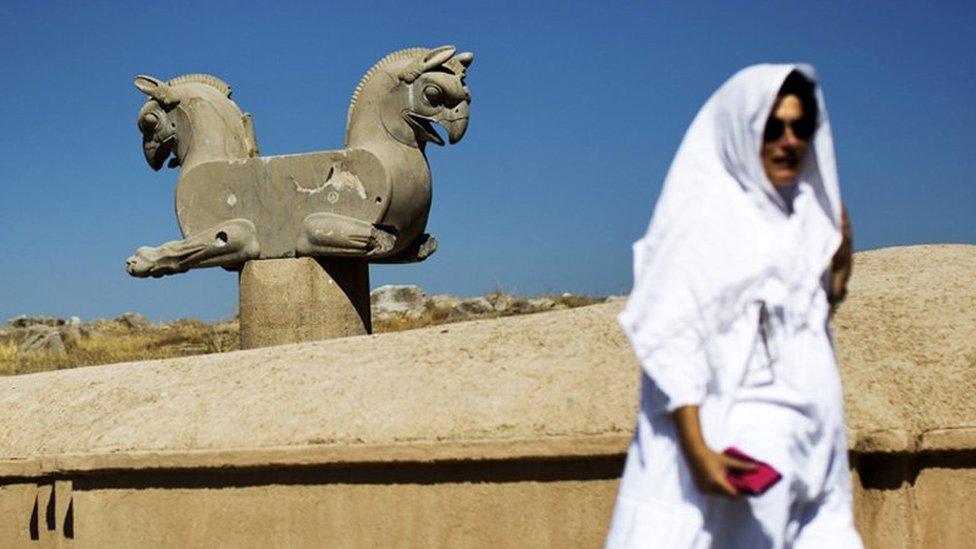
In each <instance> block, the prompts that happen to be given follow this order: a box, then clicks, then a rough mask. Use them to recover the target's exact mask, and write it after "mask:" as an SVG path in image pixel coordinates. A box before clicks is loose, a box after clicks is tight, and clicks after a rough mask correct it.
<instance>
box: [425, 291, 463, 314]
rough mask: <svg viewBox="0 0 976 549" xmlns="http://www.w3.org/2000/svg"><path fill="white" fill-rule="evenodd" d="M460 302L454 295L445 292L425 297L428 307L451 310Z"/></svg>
mask: <svg viewBox="0 0 976 549" xmlns="http://www.w3.org/2000/svg"><path fill="white" fill-rule="evenodd" d="M460 302H461V300H460V299H458V298H456V297H454V296H453V295H447V294H439V295H432V296H430V297H429V298H427V304H428V305H429V306H430V307H432V308H434V309H440V310H451V309H453V308H454V307H457V305H458V303H460Z"/></svg>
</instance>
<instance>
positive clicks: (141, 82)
mask: <svg viewBox="0 0 976 549" xmlns="http://www.w3.org/2000/svg"><path fill="white" fill-rule="evenodd" d="M133 81H134V82H135V85H136V88H138V89H139V91H141V92H142V93H144V94H146V95H148V96H149V97H155V96H156V94H157V93H158V92H157V90H159V87H160V86H163V85H165V84H164V82H163V81H162V80H160V79H158V78H154V77H152V76H146V75H144V74H140V75H139V76H137V77H135V79H134V80H133Z"/></svg>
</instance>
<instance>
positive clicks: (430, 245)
mask: <svg viewBox="0 0 976 549" xmlns="http://www.w3.org/2000/svg"><path fill="white" fill-rule="evenodd" d="M425 236H427V240H424V242H423V243H422V244H421V245H420V248H418V249H417V259H418V260H420V261H423V260H425V259H427V258H428V257H430V256H431V255H432V254H433V253H434V252H436V251H437V239H436V238H434V237H432V236H430V235H425Z"/></svg>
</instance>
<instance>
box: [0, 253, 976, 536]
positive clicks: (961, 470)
mask: <svg viewBox="0 0 976 549" xmlns="http://www.w3.org/2000/svg"><path fill="white" fill-rule="evenodd" d="M259 263H260V262H259ZM855 264H856V265H857V269H858V270H857V275H856V276H855V277H854V278H853V279H852V280H851V291H850V298H849V301H847V302H846V303H845V304H844V306H843V307H841V308H840V310H839V311H838V313H837V316H836V317H835V319H834V326H835V329H836V330H835V335H836V336H837V345H838V357H839V359H840V364H841V369H842V373H843V376H844V389H845V394H846V395H847V399H846V404H847V418H848V424H847V426H848V428H849V431H848V443H849V444H848V447H849V449H850V455H851V462H850V465H851V468H852V473H853V477H854V478H853V480H854V497H855V505H856V516H855V518H856V521H857V525H858V528H859V530H860V531H861V533H862V535H863V536H864V541H865V545H866V547H868V548H884V549H890V548H895V549H916V548H929V547H938V548H947V549H955V548H959V549H962V548H968V547H972V545H973V543H972V541H973V539H974V537H976V522H974V521H973V520H972V517H973V516H976V499H974V498H973V497H972V494H973V493H974V491H976V422H974V419H973V418H976V399H973V398H972V395H973V394H974V392H976V376H973V375H972V372H973V361H974V358H976V338H973V334H974V333H976V291H974V289H976V282H974V278H973V276H972V274H973V273H974V272H976V246H971V245H968V246H966V245H951V246H950V245H942V246H916V247H910V248H889V249H884V250H877V251H871V252H865V253H861V254H858V256H857V258H856V260H855ZM919 264H924V265H926V267H925V268H918V265H919ZM621 306H622V303H621V302H619V301H616V302H611V303H605V304H599V305H594V306H592V307H581V308H576V309H567V310H560V311H553V312H546V313H540V314H534V315H526V316H517V317H507V318H500V319H496V320H481V321H477V322H462V323H458V324H451V325H442V326H434V327H430V328H426V329H421V330H412V331H407V332H398V333H390V334H381V335H375V336H370V337H356V338H347V339H335V340H331V341H320V342H311V343H302V344H297V345H290V346H285V347H276V348H272V349H254V350H250V351H242V352H238V353H228V354H214V355H207V356H197V357H186V358H178V359H167V360H157V361H151V362H134V363H127V364H112V365H107V366H98V367H92V368H75V369H71V370H63V371H57V372H46V373H42V374H36V375H25V376H10V377H0V409H2V410H4V414H3V416H0V441H3V444H0V517H2V520H0V547H55V546H71V547H76V548H87V547H93V548H102V547H143V546H146V545H147V543H148V544H149V545H151V546H153V547H174V548H176V547H179V548H182V547H211V546H224V547H450V548H455V547H465V548H467V547H472V548H480V547H484V548H491V549H498V548H507V547H511V548H523V547H559V548H562V547H602V544H603V540H604V536H605V534H606V530H607V526H608V525H609V521H610V513H611V511H612V508H613V500H614V498H615V497H616V493H617V483H618V479H619V476H620V473H621V470H622V467H623V457H624V453H625V452H626V448H627V444H628V443H629V441H630V438H631V435H632V430H633V428H634V413H635V405H636V402H635V400H636V399H634V398H633V396H634V395H635V394H636V393H637V391H638V381H639V375H638V371H639V370H638V368H639V366H638V364H637V361H636V359H635V358H634V354H633V351H632V350H631V347H630V345H629V344H628V342H627V340H626V338H625V336H624V335H623V333H622V332H621V331H620V328H619V327H618V325H617V322H616V318H615V317H616V315H617V314H618V313H619V312H620V309H621Z"/></svg>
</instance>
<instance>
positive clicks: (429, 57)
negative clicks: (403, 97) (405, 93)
mask: <svg viewBox="0 0 976 549" xmlns="http://www.w3.org/2000/svg"><path fill="white" fill-rule="evenodd" d="M455 51H457V48H455V47H454V46H441V47H439V48H434V49H432V50H430V51H429V52H427V54H426V55H424V56H423V57H422V58H420V59H417V60H415V61H414V62H412V63H410V64H409V65H407V68H405V69H403V72H401V73H400V80H403V81H404V82H406V83H407V84H410V83H412V82H413V81H414V80H416V79H418V78H420V75H421V74H423V73H425V72H427V71H429V70H431V69H433V68H436V67H439V66H441V65H443V64H444V63H446V62H448V61H449V60H450V59H451V57H452V56H453V55H454V52H455Z"/></svg>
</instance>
